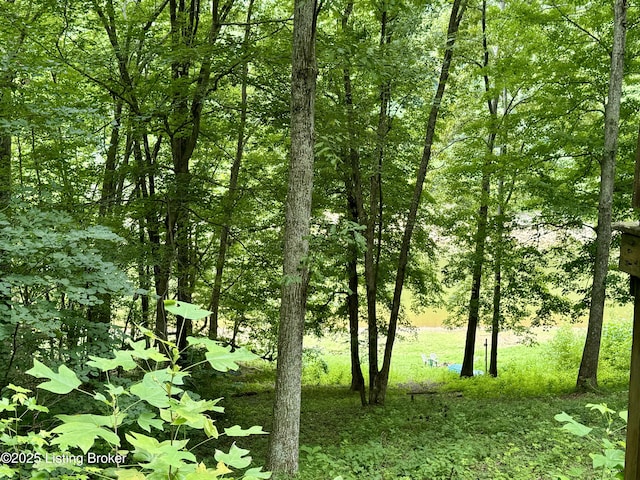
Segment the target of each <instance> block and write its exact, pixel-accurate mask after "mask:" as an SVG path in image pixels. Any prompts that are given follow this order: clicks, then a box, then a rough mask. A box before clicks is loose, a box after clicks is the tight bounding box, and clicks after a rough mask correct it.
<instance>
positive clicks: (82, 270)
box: [0, 203, 130, 382]
mask: <svg viewBox="0 0 640 480" xmlns="http://www.w3.org/2000/svg"><path fill="white" fill-rule="evenodd" d="M122 242H123V239H122V238H120V237H118V236H117V235H115V234H113V233H112V232H111V231H110V230H108V229H107V228H105V227H98V226H94V227H82V226H80V225H78V224H77V223H76V222H74V221H73V220H72V219H71V218H70V217H69V216H67V215H65V214H64V213H61V212H55V211H51V212H46V211H42V210H39V209H36V208H33V207H28V206H26V205H24V204H18V203H17V204H15V205H14V206H13V208H12V210H11V212H10V215H9V216H7V215H6V214H5V213H0V257H2V258H3V262H2V263H0V269H2V270H4V269H6V271H1V272H0V296H2V298H5V299H7V303H8V305H9V307H10V309H9V310H8V311H0V342H1V345H2V349H1V351H2V353H1V354H0V359H2V362H4V363H5V364H6V365H7V367H6V370H5V375H6V376H5V377H4V378H3V379H0V382H2V381H8V380H10V379H11V377H12V376H14V375H15V372H16V371H24V370H26V368H28V363H30V362H31V359H32V358H33V354H34V352H36V351H38V352H40V354H41V355H43V356H45V358H47V359H48V360H49V361H50V362H52V363H58V364H59V363H65V364H68V365H69V366H72V367H73V368H83V369H84V364H85V362H86V360H87V356H88V355H89V354H95V353H107V351H108V350H109V349H110V348H111V344H112V343H111V342H113V341H114V340H113V336H112V335H111V333H112V331H111V329H112V327H111V325H110V324H109V323H107V322H103V323H98V322H91V321H89V320H88V312H89V309H91V308H97V307H99V306H101V305H103V304H104V302H105V298H107V297H117V296H120V295H122V294H124V293H125V292H126V291H127V290H128V289H129V288H130V286H129V283H128V281H127V279H126V276H125V275H123V274H122V273H121V272H120V270H119V269H118V268H117V266H116V265H115V264H114V263H113V262H110V261H108V260H106V259H105V251H106V249H107V248H113V247H114V246H116V245H120V244H121V243H122ZM82 373H83V378H86V377H84V374H86V373H87V369H84V371H83V372H82Z"/></svg>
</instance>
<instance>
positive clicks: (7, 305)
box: [0, 74, 18, 380]
mask: <svg viewBox="0 0 640 480" xmlns="http://www.w3.org/2000/svg"><path fill="white" fill-rule="evenodd" d="M11 83H12V82H11V79H10V77H9V75H5V74H2V75H0V112H2V113H0V115H4V114H5V113H6V112H10V111H11ZM11 140H12V139H11V133H10V132H9V131H5V130H4V128H2V127H0V214H3V215H8V214H9V209H10V204H11V143H12V142H11ZM8 273H9V262H8V261H7V260H6V259H5V257H4V255H0V278H2V277H4V276H5V275H7V274H8ZM10 322H11V296H10V295H0V327H3V328H6V327H5V326H7V325H9V324H10ZM17 333H18V325H17V324H16V326H15V329H14V338H15V337H16V336H17ZM13 345H14V346H15V341H14V342H13ZM3 350H5V351H9V350H10V351H11V352H12V356H11V359H13V356H14V355H15V353H16V352H15V350H14V349H13V348H10V349H7V348H3ZM4 360H6V359H4ZM7 375H8V373H7ZM6 378H7V377H6V376H5V380H6Z"/></svg>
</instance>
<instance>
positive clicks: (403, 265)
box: [369, 0, 467, 404]
mask: <svg viewBox="0 0 640 480" xmlns="http://www.w3.org/2000/svg"><path fill="white" fill-rule="evenodd" d="M466 6H467V1H466V0H454V2H453V6H452V7H451V15H450V17H449V25H448V27H447V42H446V46H445V51H444V58H443V61H442V67H441V69H440V77H439V79H438V85H437V87H436V92H435V94H434V97H433V102H432V103H431V111H430V113H429V119H428V121H427V127H426V133H425V139H424V149H423V152H422V158H421V160H420V166H419V168H418V172H417V174H416V184H415V187H414V190H413V197H412V198H411V204H410V207H409V213H408V215H407V221H406V225H405V229H404V233H403V236H402V244H401V246H400V254H399V258H398V270H397V272H396V283H395V289H394V292H393V302H392V304H391V314H390V318H389V332H388V334H387V342H386V345H385V351H384V361H383V364H382V369H381V370H380V373H379V375H378V376H377V379H376V382H375V384H374V392H373V393H371V392H370V395H369V396H370V397H371V399H372V400H373V402H372V403H380V404H382V403H384V400H385V395H386V392H387V385H388V383H389V372H390V369H391V354H392V351H393V343H394V341H395V335H396V330H397V327H398V315H399V313H400V298H401V296H402V289H403V287H404V280H405V274H406V270H407V263H408V261H409V248H410V245H411V237H412V235H413V229H414V228H415V224H416V217H417V215H418V207H419V206H420V198H421V196H422V188H423V186H424V180H425V178H426V175H427V170H428V168H429V162H430V160H431V149H432V147H433V140H434V135H435V130H436V122H437V120H438V114H439V112H440V105H441V103H442V98H443V96H444V90H445V87H446V84H447V80H448V79H449V70H450V68H451V60H452V58H453V47H454V45H455V41H456V34H457V33H458V28H459V26H460V22H461V21H462V17H463V14H464V11H465V9H466Z"/></svg>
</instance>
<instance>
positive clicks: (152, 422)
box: [137, 412, 164, 432]
mask: <svg viewBox="0 0 640 480" xmlns="http://www.w3.org/2000/svg"><path fill="white" fill-rule="evenodd" d="M137 422H138V425H140V427H141V428H142V429H144V430H146V431H147V432H151V427H153V428H156V429H158V430H164V423H163V422H162V420H160V419H159V418H156V415H155V414H154V413H152V412H142V413H141V414H140V416H139V417H138V420H137Z"/></svg>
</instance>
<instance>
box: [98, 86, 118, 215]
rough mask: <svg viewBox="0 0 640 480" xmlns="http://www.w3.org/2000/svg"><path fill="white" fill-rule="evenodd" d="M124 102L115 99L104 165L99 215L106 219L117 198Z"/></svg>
mask: <svg viewBox="0 0 640 480" xmlns="http://www.w3.org/2000/svg"><path fill="white" fill-rule="evenodd" d="M122 104H123V102H122V100H121V99H119V98H114V107H113V126H112V128H111V137H110V139H109V148H107V158H106V159H105V163H104V173H103V177H102V191H101V192H100V207H99V209H98V215H99V216H100V217H101V218H102V217H105V216H106V215H107V214H109V213H110V212H111V211H112V210H113V204H114V201H115V197H116V187H117V182H116V167H117V164H118V147H119V146H120V128H121V127H120V125H121V123H122Z"/></svg>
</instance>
